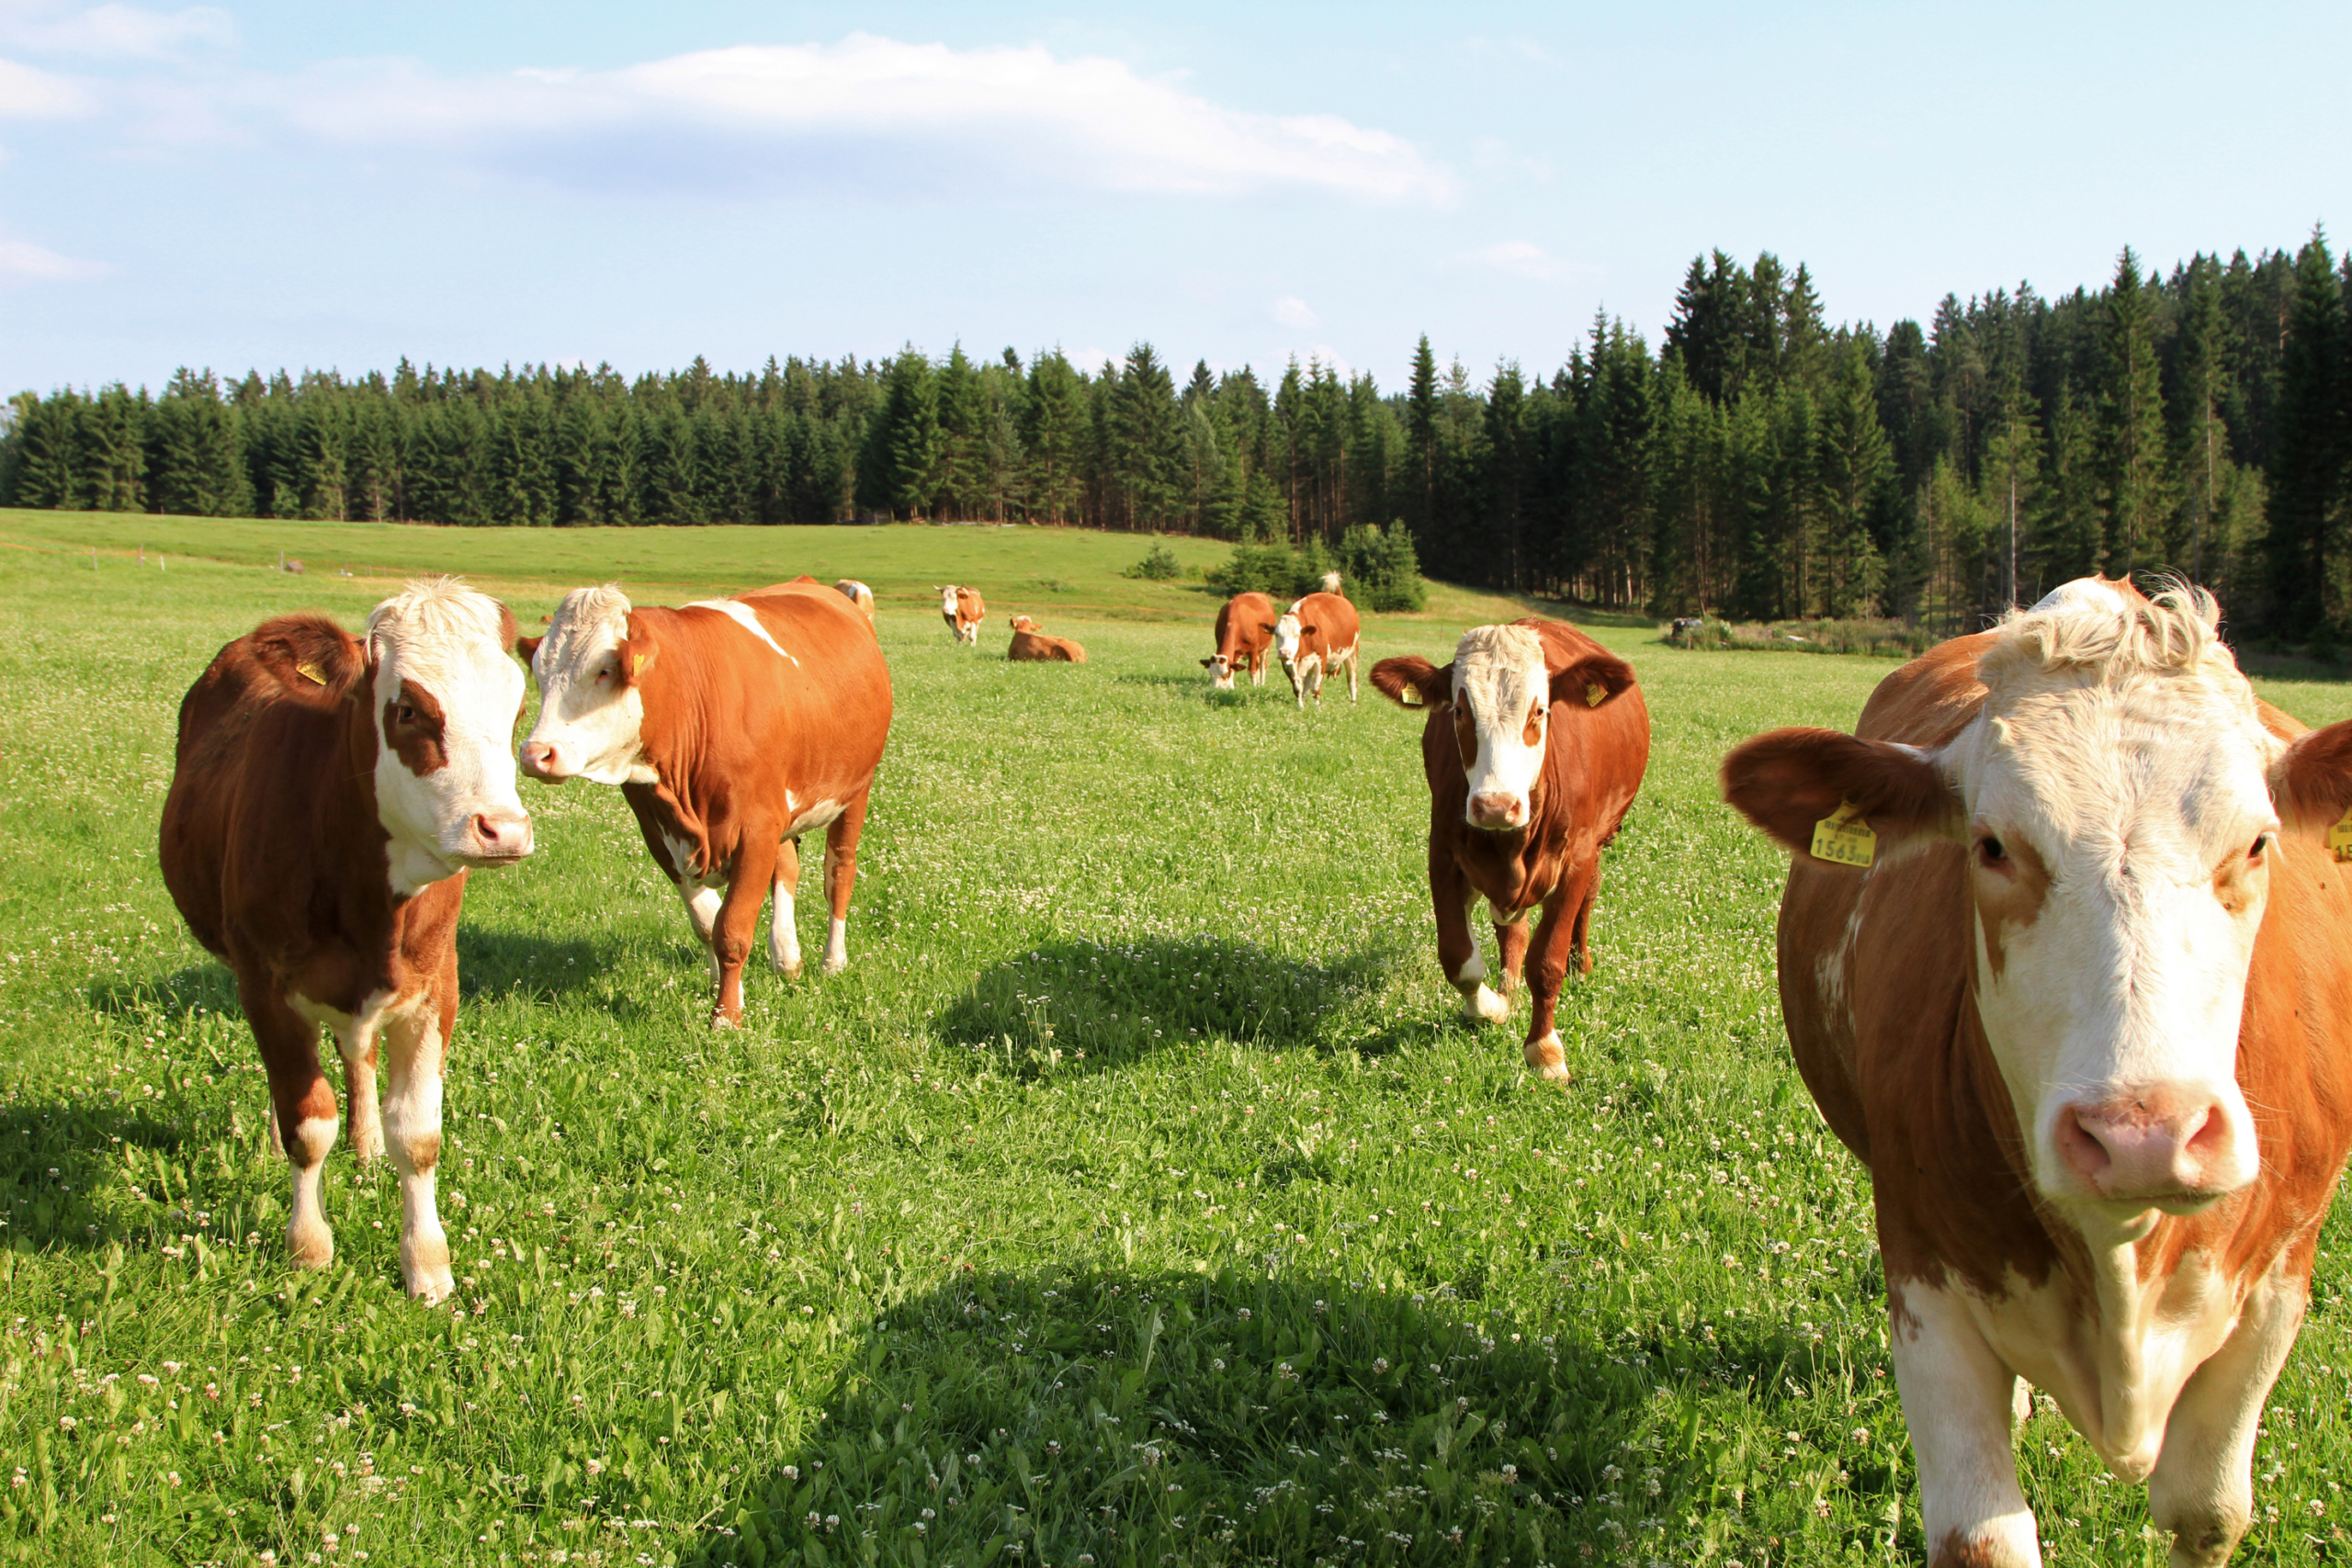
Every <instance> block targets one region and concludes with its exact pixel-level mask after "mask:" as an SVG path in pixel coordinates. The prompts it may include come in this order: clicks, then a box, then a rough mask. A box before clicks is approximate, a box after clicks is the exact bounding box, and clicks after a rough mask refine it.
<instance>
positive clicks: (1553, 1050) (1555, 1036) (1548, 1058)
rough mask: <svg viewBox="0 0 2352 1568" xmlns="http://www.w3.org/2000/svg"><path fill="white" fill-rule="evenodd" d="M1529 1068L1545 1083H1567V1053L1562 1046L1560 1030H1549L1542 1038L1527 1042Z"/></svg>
mask: <svg viewBox="0 0 2352 1568" xmlns="http://www.w3.org/2000/svg"><path fill="white" fill-rule="evenodd" d="M1527 1068H1528V1071H1530V1072H1532V1073H1533V1074H1534V1075H1535V1076H1536V1077H1539V1078H1541V1079H1543V1080H1544V1082H1545V1083H1566V1082H1568V1081H1569V1079H1568V1065H1567V1053H1566V1051H1565V1050H1563V1049H1562V1048H1561V1044H1560V1032H1559V1031H1558V1030H1556V1029H1555V1030H1552V1031H1550V1032H1547V1033H1546V1034H1545V1035H1544V1038H1543V1039H1541V1040H1531V1041H1529V1042H1528V1043H1527Z"/></svg>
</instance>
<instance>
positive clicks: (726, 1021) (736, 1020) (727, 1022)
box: [710, 1012, 743, 1029]
mask: <svg viewBox="0 0 2352 1568" xmlns="http://www.w3.org/2000/svg"><path fill="white" fill-rule="evenodd" d="M710 1026H711V1027H712V1028H713V1029H741V1028H742V1027H743V1015H742V1014H741V1013H729V1012H714V1013H712V1014H711V1015H710Z"/></svg>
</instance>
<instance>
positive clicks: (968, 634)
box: [939, 585, 989, 648]
mask: <svg viewBox="0 0 2352 1568" xmlns="http://www.w3.org/2000/svg"><path fill="white" fill-rule="evenodd" d="M988 613H989V607H988V604H987V603H986V602H985V601H983V600H982V599H981V598H980V591H979V590H978V589H977V588H957V587H954V586H952V585H951V586H949V587H945V588H942V589H941V590H939V617H940V619H942V620H944V621H945V622H946V623H947V629H948V630H949V631H951V632H954V633H955V634H956V641H957V642H968V643H970V644H971V645H972V646H973V647H974V648H978V647H979V646H980V622H981V621H982V620H983V619H985V618H986V617H987V615H988Z"/></svg>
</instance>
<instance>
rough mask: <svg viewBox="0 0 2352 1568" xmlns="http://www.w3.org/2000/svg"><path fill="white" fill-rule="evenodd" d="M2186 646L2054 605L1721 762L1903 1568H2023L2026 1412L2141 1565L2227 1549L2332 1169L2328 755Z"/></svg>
mask: <svg viewBox="0 0 2352 1568" xmlns="http://www.w3.org/2000/svg"><path fill="white" fill-rule="evenodd" d="M2219 619H2220V611H2219V608H2218V607H2217V606H2216V605H2215V604H2214V602H2213V599H2212V597H2211V595H2210V594H2208V593H2206V592H2204V591H2203V590H2201V589H2194V588H2190V587H2188V586H2186V585H2183V584H2178V583H2174V584H2170V585H2167V586H2166V587H2165V589H2164V590H2163V591H2161V592H2158V593H2156V595H2155V596H2154V598H2153V599H2151V598H2148V597H2146V596H2144V595H2143V594H2142V593H2141V592H2139V591H2138V590H2137V589H2135V588H2133V587H2131V586H2130V585H2129V584H2127V583H2122V582H2110V581H2106V580H2104V579H2099V578H2086V579H2083V580H2080V581H2075V582H2071V583H2068V584H2066V585H2065V586H2064V587H2062V588H2060V589H2058V590H2057V591H2055V592H2052V594H2050V596H2049V597H2047V598H2045V599H2043V600H2042V601H2041V603H2039V604H2035V605H2034V606H2033V607H2032V608H2031V609H2030V610H2025V611H2012V612H2011V613H2010V614H2009V615H2008V616H2007V618H2005V619H2004V620H2003V622H2002V623H2001V624H2000V625H1999V626H1996V627H1995V628H1994V629H1992V630H1990V631H1985V632H1980V633H1977V634H1975V635H1974V636H1970V637H1959V638H1955V639H1953V640H1951V641H1949V642H1945V643H1942V644H1939V646H1937V647H1935V648H1933V649H1929V650H1928V652H1927V653H1925V654H1923V655H1921V656H1920V657H1919V658H1918V659H1916V660H1912V661H1911V662H1910V663H1909V664H1906V665H1905V666H1904V667H1903V668H1902V669H1900V670H1898V671H1895V672H1894V673H1893V674H1891V675H1889V676H1888V677H1887V678H1886V679H1885V680H1883V681H1882V682H1880V683H1879V686H1878V689H1877V690H1876V691H1875V692H1874V693H1873V694H1871V698H1870V701H1869V702H1868V703H1867V704H1865V705H1864V706H1863V708H1862V712H1861V717H1860V723H1859V724H1857V725H1856V727H1855V732H1854V733H1853V734H1852V735H1847V734H1843V733H1841V732H1839V731H1837V730H1830V729H1779V730H1774V731H1771V732H1770V733H1768V734H1764V735H1759V736H1757V737H1755V738H1753V739H1749V740H1747V741H1746V742H1744V743H1742V744H1741V745H1740V746H1739V747H1737V748H1736V749H1735V750H1733V751H1732V752H1731V754H1730V755H1729V756H1728V757H1727V758H1726V759H1725V761H1724V765H1723V789H1724V797H1725V799H1727V800H1728V801H1729V802H1730V803H1731V804H1732V805H1733V806H1734V807H1737V808H1738V810H1739V811H1741V812H1742V813H1743V814H1745V815H1746V816H1747V818H1748V819H1749V820H1750V821H1752V822H1753V823H1755V824H1756V825H1757V826H1758V828H1760V829H1763V831H1764V832H1765V833H1766V834H1768V835H1769V836H1770V837H1771V838H1772V839H1774V840H1778V841H1779V842H1780V843H1781V844H1783V845H1785V846H1787V847H1789V848H1790V849H1792V850H1793V851H1794V852H1795V853H1794V855H1793V857H1792V864H1791V866H1790V870H1789V881H1788V886H1787V890H1786V892H1785V894H1784V896H1783V897H1782V899H1781V918H1780V944H1779V945H1780V988H1781V1010H1782V1012H1783V1013H1784V1015H1785V1017H1786V1021H1787V1025H1788V1031H1789V1041H1790V1043H1791V1045H1792V1048H1793V1050H1794V1055H1795V1057H1796V1063H1797V1066H1798V1069H1799V1071H1800V1072H1801V1073H1802V1074H1803V1076H1804V1079H1805V1083H1806V1085H1807V1087H1808V1088H1809V1089H1811V1090H1812V1092H1813V1096H1814V1099H1815V1102H1816V1103H1817V1104H1818V1105H1819V1107H1820V1109H1821V1112H1822V1115H1823V1116H1824V1117H1825V1118H1826V1120H1827V1121H1828V1123H1829V1125H1830V1127H1831V1129H1832V1130H1833V1131H1834V1132H1835V1133H1836V1134H1837V1135H1838V1138H1839V1140H1840V1141H1841V1142H1843V1143H1844V1144H1845V1145H1846V1146H1847V1147H1848V1148H1849V1149H1850V1150H1852V1151H1853V1153H1854V1154H1855V1156H1857V1157H1859V1158H1860V1160H1861V1161H1862V1162H1863V1164H1864V1165H1866V1166H1867V1167H1869V1168H1870V1171H1871V1179H1872V1186H1873V1188H1874V1198H1875V1204H1876V1209H1877V1220H1878V1235H1879V1247H1880V1252H1881V1255H1882V1257H1883V1262H1884V1269H1885V1278H1886V1292H1887V1314H1888V1327H1889V1331H1890V1333H1889V1337H1890V1340H1891V1343H1892V1347H1893V1356H1894V1371H1895V1379H1896V1383H1897V1386H1898V1388H1899V1390H1900V1392H1901V1394H1902V1399H1903V1415H1904V1419H1905V1423H1906V1424H1907V1425H1908V1427H1910V1432H1911V1444H1912V1449H1913V1451H1914V1452H1915V1454H1916V1455H1917V1461H1918V1469H1919V1491H1920V1500H1921V1506H1922V1519H1923V1522H1924V1525H1925V1528H1926V1539H1927V1543H1928V1551H1929V1552H1930V1554H1931V1561H1932V1562H1934V1563H1935V1564H1938V1565H1939V1568H1962V1565H1963V1564H1966V1565H1975V1564H1985V1565H1988V1568H2014V1565H2018V1564H2029V1563H2039V1562H2041V1550H2040V1545H2039V1541H2038V1540H2037V1537H2036V1531H2035V1524H2034V1517H2033V1515H2032V1513H2031V1512H2030V1510H2029V1508H2028V1507H2027V1505H2026V1501H2025V1497H2024V1495H2023V1494H2022V1493H2021V1492H2020V1491H2019V1489H2018V1482H2017V1472H2016V1463H2015V1459H2014V1457H2013V1454H2012V1451H2011V1447H2010V1444H2011V1431H2012V1425H2013V1422H2014V1420H2015V1419H2016V1418H2017V1417H2018V1414H2019V1413H2021V1412H2022V1410H2023V1409H2024V1408H2025V1399H2026V1391H2027V1387H2028V1385H2030V1386H2031V1387H2033V1388H2039V1389H2041V1390H2043V1391H2045V1392H2046V1393H2049V1394H2050V1395H2052V1397H2054V1398H2055V1400H2056V1401H2057V1404H2058V1407H2059V1409H2060V1410H2062V1411H2064V1414H2065V1416H2066V1418H2067V1419H2068V1420H2069V1421H2071V1422H2072V1423H2073V1424H2074V1426H2075V1429H2076V1430H2077V1431H2079V1432H2081V1433H2082V1434H2083V1436H2084V1437H2085V1438H2086V1439H2087V1440H2088V1441H2089V1443H2090V1446H2091V1448H2092V1449H2093V1450H2095V1451H2097V1453H2098V1456H2099V1458H2100V1459H2101V1460H2102V1461H2104V1462H2105V1464H2106V1466H2107V1468H2108V1469H2109V1471H2110V1472H2113V1473H2114V1474H2115V1475H2117V1476H2119V1477H2121V1478H2122V1479H2124V1480H2126V1481H2134V1482H2136V1481H2143V1480H2144V1481H2145V1482H2146V1483H2148V1501H2149V1507H2150V1511H2151V1512H2152V1514H2153V1515H2154V1520H2155V1523H2156V1524H2157V1525H2158V1526H2160V1527H2161V1528H2163V1529H2167V1530H2169V1531H2171V1532H2172V1533H2173V1542H2172V1557H2171V1560H2172V1562H2174V1563H2175V1564H2176V1565H2187V1564H2210V1563H2218V1562H2222V1561H2224V1560H2225V1559H2226V1558H2227V1557H2228V1556H2229V1554H2230V1551H2231V1549H2232V1548H2233V1546H2234V1545H2235V1544H2236V1542H2237V1540H2238V1538H2239V1536H2240V1535H2242V1534H2243V1533H2244V1532H2245V1529H2246V1525H2247V1522H2248V1520H2249V1518H2250V1517H2251V1510H2252V1507H2253V1491H2252V1483H2251V1477H2250V1472H2251V1469H2252V1455H2253V1450H2254V1442H2255V1438H2256V1430H2257V1427H2256V1424H2257V1423H2258V1422H2259V1421H2260V1419H2261V1416H2262V1407H2263V1402H2264V1400H2265V1399H2266V1398H2267V1395H2268V1393H2269V1390H2270V1386H2271V1383H2272V1382H2273V1381H2274V1380H2275V1379H2276V1378H2277V1376H2278V1370H2279V1367H2280V1365H2281V1364H2282V1363H2283V1362H2284V1360H2285V1359H2286V1356H2287V1352H2288V1350H2289V1348H2290V1346H2291V1345H2292V1344H2293V1342H2294V1338H2295V1335H2296V1332H2297V1330H2298V1328H2299V1326H2300V1325H2301V1320H2302V1316H2303V1310H2304V1303H2305V1301H2306V1300H2307V1298H2308V1294H2309V1289H2310V1280H2311V1273H2312V1256H2313V1252H2314V1249H2315V1247H2316V1246H2317V1242H2318V1237H2319V1228H2320V1224H2321V1223H2322V1221H2323V1220H2324V1219H2325V1217H2326V1215H2327V1211H2328V1204H2329V1201H2330V1199H2331V1198H2332V1196H2333V1193H2334V1190H2335V1184H2336V1180H2337V1178H2338V1176H2339V1174H2340V1172H2341V1171H2342V1168H2343V1165H2344V1161H2345V1156H2346V1150H2347V1148H2352V1049H2347V1045H2352V945H2347V942H2352V938H2347V931H2352V878H2347V876H2346V869H2345V866H2344V864H2343V862H2345V861H2346V860H2352V828H2346V827H2338V828H2335V829H2333V830H2331V829H2330V824H2332V823H2337V822H2338V821H2339V819H2340V818H2341V819H2345V820H2347V821H2352V817H2347V814H2346V807H2347V806H2348V805H2352V723H2347V724H2337V725H2334V726H2332V727H2330V728H2325V729H2322V730H2318V731H2316V732H2313V731H2311V730H2308V729H2306V728H2304V727H2303V726H2302V725H2301V724H2299V723H2298V722H2296V721H2295V720H2294V719H2292V718H2290V717H2289V716H2286V715H2285V714H2283V713H2280V712H2279V711H2278V709H2276V708H2273V707H2271V706H2270V705H2268V704H2267V703H2263V702H2261V701H2259V700H2257V699H2256V697H2255V695H2254V693H2253V690H2252V688H2251V687H2250V686H2249V685H2248V684H2247V682H2246V680H2245V676H2244V675H2242V674H2240V673H2239V671H2238V669H2237V665H2236V662H2235V660H2233V658H2232V656H2231V654H2230V651H2229V649H2228V648H2227V647H2226V646H2225V645H2224V644H2223V643H2222V640H2221V638H2220V637H2219V635H2218V632H2217V630H2216V628H2217V626H2218V625H2219ZM2339 843H2342V844H2345V845H2346V847H2342V848H2335V847H2333V846H2335V845H2336V844H2339ZM2331 851H2332V852H2331Z"/></svg>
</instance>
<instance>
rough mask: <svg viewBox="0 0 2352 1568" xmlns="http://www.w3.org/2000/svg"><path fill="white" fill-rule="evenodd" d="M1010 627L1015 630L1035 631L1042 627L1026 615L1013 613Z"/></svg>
mask: <svg viewBox="0 0 2352 1568" xmlns="http://www.w3.org/2000/svg"><path fill="white" fill-rule="evenodd" d="M1012 629H1013V630H1014V631H1017V632H1036V631H1041V630H1043V629H1044V628H1043V627H1041V626H1038V625H1037V623H1036V622H1035V621H1033V620H1031V619H1030V618H1029V617H1028V616H1026V615H1015V616H1013V617H1012Z"/></svg>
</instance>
